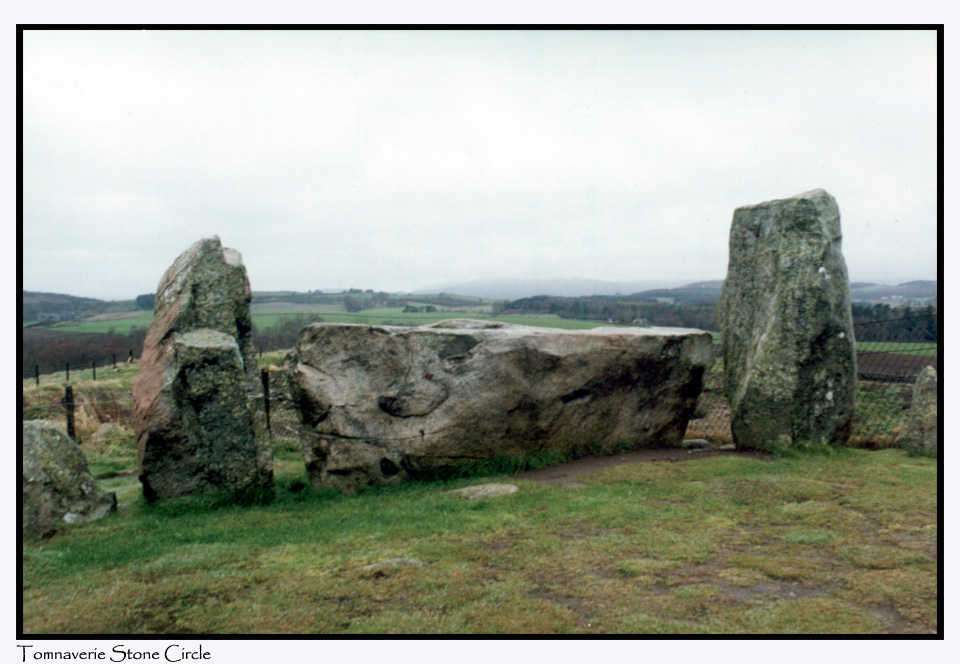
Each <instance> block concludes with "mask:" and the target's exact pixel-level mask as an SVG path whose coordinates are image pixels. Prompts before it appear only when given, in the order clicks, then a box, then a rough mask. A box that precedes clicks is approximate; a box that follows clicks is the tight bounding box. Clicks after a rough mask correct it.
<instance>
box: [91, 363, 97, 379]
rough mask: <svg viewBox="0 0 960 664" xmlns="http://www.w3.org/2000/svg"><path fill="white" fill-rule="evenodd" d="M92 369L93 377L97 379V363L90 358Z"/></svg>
mask: <svg viewBox="0 0 960 664" xmlns="http://www.w3.org/2000/svg"><path fill="white" fill-rule="evenodd" d="M90 370H91V371H92V372H93V379H94V380H96V379H97V363H96V362H95V361H93V360H90Z"/></svg>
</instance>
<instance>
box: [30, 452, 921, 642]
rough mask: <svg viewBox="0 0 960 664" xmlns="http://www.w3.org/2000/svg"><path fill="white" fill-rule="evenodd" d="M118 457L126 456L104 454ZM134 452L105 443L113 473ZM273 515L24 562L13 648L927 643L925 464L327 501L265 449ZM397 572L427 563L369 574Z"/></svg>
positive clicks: (131, 514)
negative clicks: (78, 636) (250, 636)
mask: <svg viewBox="0 0 960 664" xmlns="http://www.w3.org/2000/svg"><path fill="white" fill-rule="evenodd" d="M123 449H126V450H127V453H126V454H127V456H126V457H124V456H122V455H120V454H119V453H118V450H123ZM129 449H130V443H129V442H128V443H126V446H125V444H124V443H123V442H122V441H118V442H117V443H116V449H115V450H114V454H117V458H118V459H121V461H120V462H118V463H121V465H122V459H127V462H128V463H134V462H133V461H132V460H130V459H129ZM276 459H277V471H276V479H277V492H276V498H275V500H274V501H273V502H272V503H271V504H268V505H249V506H238V505H230V504H223V503H222V502H217V501H215V500H211V499H203V498H183V499H177V500H169V501H161V502H158V503H156V504H153V505H148V504H147V503H145V502H144V501H143V499H142V497H140V491H139V485H138V483H137V480H136V479H135V477H134V476H131V475H123V474H118V473H117V472H116V469H115V468H106V467H105V466H104V465H103V463H101V464H100V466H98V468H99V469H100V470H99V472H100V473H101V474H103V473H107V474H109V475H111V476H110V477H109V478H106V479H102V480H101V483H102V484H103V486H104V488H106V489H107V490H111V491H116V492H117V493H118V497H119V500H120V504H121V505H120V511H119V512H118V513H116V514H113V515H110V516H108V517H107V518H105V519H103V520H101V521H98V522H95V523H91V524H83V525H76V526H69V527H64V528H63V529H62V531H61V532H60V533H58V534H57V535H55V536H54V537H52V538H51V539H48V540H44V541H40V542H28V543H26V544H24V545H23V548H22V556H23V616H24V624H23V630H24V632H25V633H27V634H55V633H120V634H123V633H175V632H181V633H185V632H199V633H225V634H240V633H255V634H261V633H263V634H265V633H322V634H359V633H402V634H425V633H447V634H452V633H457V634H460V633H463V634H476V633H527V634H532V633H543V634H602V633H649V634H664V633H676V634H701V633H702V634H819V633H841V634H854V633H869V634H875V633H878V634H883V633H904V632H905V633H926V632H935V631H936V630H937V629H938V624H937V600H938V596H937V565H936V548H937V537H938V531H937V485H936V477H937V464H936V461H934V460H930V459H922V458H913V457H908V456H907V455H906V454H905V453H904V452H901V451H897V450H886V451H879V452H867V451H864V450H841V451H839V452H837V453H834V454H802V455H797V456H791V457H773V458H770V459H768V460H758V459H751V458H742V457H714V458H708V459H700V460H696V461H688V462H683V463H647V464H633V465H625V466H619V467H616V468H612V469H610V470H607V471H602V472H599V473H595V474H593V475H590V476H586V477H580V478H578V481H581V482H583V483H585V484H586V485H587V486H586V487H585V488H576V489H573V488H563V487H559V486H555V485H545V484H538V483H534V482H530V481H516V480H510V478H509V477H508V476H503V477H497V478H494V479H493V480H484V481H501V480H503V481H506V480H509V481H515V482H517V483H518V484H519V486H520V492H519V493H516V494H513V495H510V496H504V497H500V498H496V499H492V500H487V501H469V500H463V499H460V498H458V497H457V496H455V495H453V494H451V493H449V490H450V489H453V488H457V487H461V486H465V485H468V484H471V483H476V482H478V481H479V480H476V479H470V478H460V479H456V480H451V481H446V482H434V483H411V484H407V485H403V486H399V487H391V488H387V489H378V490H369V491H366V492H362V493H359V494H355V495H351V496H344V495H340V494H338V493H336V492H333V491H326V490H324V491H321V490H315V489H312V488H310V487H309V486H308V485H307V482H306V478H305V475H304V472H303V467H302V463H301V462H300V461H299V454H298V445H297V443H296V441H294V440H289V439H281V440H278V441H277V445H276ZM391 558H414V559H416V560H419V561H421V562H422V563H423V566H422V567H396V568H386V569H380V570H377V571H371V570H365V569H364V566H366V565H369V564H371V563H375V562H378V561H383V560H387V559H391Z"/></svg>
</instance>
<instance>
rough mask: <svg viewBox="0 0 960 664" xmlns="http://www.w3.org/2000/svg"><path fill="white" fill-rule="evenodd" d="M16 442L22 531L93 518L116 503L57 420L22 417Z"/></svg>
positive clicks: (46, 529)
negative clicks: (18, 442)
mask: <svg viewBox="0 0 960 664" xmlns="http://www.w3.org/2000/svg"><path fill="white" fill-rule="evenodd" d="M21 445H22V449H23V461H22V470H21V474H20V495H21V498H22V501H21V502H22V514H23V523H22V528H21V533H20V534H21V537H38V536H41V535H44V534H46V533H50V532H51V531H53V530H55V529H56V527H57V526H59V525H62V524H64V523H81V522H84V521H93V520H95V519H99V518H101V517H103V516H105V515H106V514H108V513H109V512H111V511H113V510H115V509H117V496H116V494H114V493H105V492H104V491H102V490H101V489H100V487H99V486H97V482H96V480H95V479H94V478H93V475H91V474H90V471H89V469H88V468H87V458H86V457H85V456H84V455H83V452H82V451H81V450H80V446H79V445H77V444H76V443H75V442H74V441H73V440H71V439H70V437H69V436H68V435H67V434H66V432H65V431H63V430H62V429H61V428H60V427H59V426H57V425H56V424H54V423H53V422H48V421H46V420H29V421H27V422H24V423H23V438H22V440H21Z"/></svg>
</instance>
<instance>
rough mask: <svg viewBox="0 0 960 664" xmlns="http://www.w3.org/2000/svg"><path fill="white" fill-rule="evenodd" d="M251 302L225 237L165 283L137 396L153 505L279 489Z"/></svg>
mask: <svg viewBox="0 0 960 664" xmlns="http://www.w3.org/2000/svg"><path fill="white" fill-rule="evenodd" d="M250 298H251V292H250V283H249V281H248V280H247V272H246V268H244V266H243V261H242V259H241V257H240V254H239V253H238V252H236V251H234V250H233V249H225V248H223V247H221V246H220V238H218V237H216V236H213V237H210V238H205V239H203V240H200V241H198V242H197V243H195V244H194V245H193V246H192V247H190V248H189V249H187V251H185V252H184V253H183V254H181V255H180V257H179V258H177V260H176V261H174V263H173V265H172V266H170V268H169V269H168V270H167V272H166V273H165V274H164V275H163V278H162V279H161V280H160V285H159V286H158V287H157V296H156V301H155V303H154V313H153V322H152V323H151V325H150V328H149V329H148V330H147V337H146V340H145V341H144V344H143V354H142V357H141V360H140V375H139V376H138V377H137V382H136V384H135V385H134V388H133V398H134V416H135V419H136V427H137V442H138V446H139V452H140V481H141V482H142V484H143V492H144V495H145V496H146V497H147V499H148V500H154V499H156V498H169V497H174V496H180V495H186V494H205V493H217V492H231V493H237V494H247V495H261V494H263V493H264V492H266V491H269V490H270V489H271V487H272V482H273V470H272V457H271V454H272V453H271V446H270V433H269V431H268V430H267V427H266V412H265V409H264V404H263V391H262V390H263V388H262V386H261V384H260V376H259V373H258V370H257V361H256V355H255V353H254V349H253V343H252V339H251V336H252V322H251V318H250Z"/></svg>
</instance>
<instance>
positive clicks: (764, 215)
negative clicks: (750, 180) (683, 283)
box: [718, 189, 856, 449]
mask: <svg viewBox="0 0 960 664" xmlns="http://www.w3.org/2000/svg"><path fill="white" fill-rule="evenodd" d="M840 239H841V234H840V212H839V209H838V208H837V203H836V201H835V200H834V198H833V197H832V196H830V194H828V193H827V192H825V191H823V190H822V189H815V190H813V191H808V192H806V193H803V194H799V195H798V196H794V197H793V198H787V199H784V200H776V201H768V202H766V203H760V204H759V205H752V206H747V207H741V208H738V209H737V210H736V211H735V212H734V214H733V224H732V226H731V228H730V263H729V267H728V269H727V278H726V280H725V281H724V284H723V289H722V291H721V293H720V302H719V309H718V322H719V324H720V331H721V333H722V334H723V362H724V385H723V389H724V394H725V395H726V397H727V400H728V401H729V403H730V411H731V426H732V430H733V437H734V440H735V442H736V444H737V446H738V447H741V448H756V449H762V448H769V447H773V446H789V445H792V444H794V443H797V442H808V443H830V444H842V443H844V442H846V440H847V439H848V438H849V437H850V428H851V425H852V421H853V409H854V401H855V388H856V349H855V346H854V338H853V317H852V315H851V310H850V286H849V282H848V278H847V268H846V264H845V262H844V260H843V254H842V253H841V252H840Z"/></svg>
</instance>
